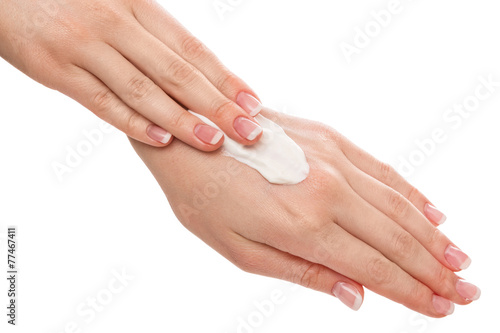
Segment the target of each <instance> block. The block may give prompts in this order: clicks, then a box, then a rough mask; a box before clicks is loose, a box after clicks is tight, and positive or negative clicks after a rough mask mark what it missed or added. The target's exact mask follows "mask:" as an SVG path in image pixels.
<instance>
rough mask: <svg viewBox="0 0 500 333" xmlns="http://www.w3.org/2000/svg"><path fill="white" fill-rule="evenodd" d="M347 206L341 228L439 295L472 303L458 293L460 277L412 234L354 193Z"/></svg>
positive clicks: (340, 224) (349, 195)
mask: <svg viewBox="0 0 500 333" xmlns="http://www.w3.org/2000/svg"><path fill="white" fill-rule="evenodd" d="M345 202H346V203H345V206H344V209H343V210H342V211H340V212H338V215H337V216H338V222H337V223H338V225H339V226H340V227H342V228H343V229H344V230H345V231H347V232H348V233H350V234H351V235H353V236H354V237H357V238H358V239H360V240H362V241H363V242H365V243H366V244H368V245H370V246H371V247H372V248H374V249H377V250H378V251H379V252H381V253H382V254H383V255H384V256H385V257H386V258H387V259H389V260H391V261H392V262H394V263H395V264H396V265H398V266H399V267H401V269H403V270H404V271H406V272H407V273H408V274H410V275H411V276H413V277H414V278H415V279H417V280H419V281H421V282H422V283H424V284H425V285H426V286H428V287H429V288H430V289H432V290H433V291H434V292H435V293H436V294H438V295H440V296H442V297H445V298H447V299H449V300H451V301H452V302H454V303H457V304H468V303H470V301H468V300H467V299H465V298H464V297H462V296H461V295H460V294H459V293H458V291H457V289H456V285H457V282H458V277H457V276H456V275H455V274H454V272H452V271H451V270H450V269H448V268H447V267H445V266H443V265H442V264H441V263H440V262H439V261H438V260H437V259H436V258H434V256H432V254H430V253H429V252H428V251H427V250H426V249H425V248H424V247H423V246H422V245H421V244H420V243H419V242H418V241H417V240H416V239H415V238H414V237H413V236H412V235H411V234H410V233H409V232H407V231H406V230H404V229H403V228H401V227H400V226H399V225H398V224H397V223H396V222H394V221H393V220H391V219H390V218H388V217H387V216H386V215H385V214H383V213H382V212H380V211H379V210H378V209H376V208H374V207H373V206H372V205H370V204H369V203H368V202H366V201H365V200H364V199H363V198H361V197H360V196H359V195H358V194H357V193H355V192H353V191H352V192H350V193H346V195H345Z"/></svg>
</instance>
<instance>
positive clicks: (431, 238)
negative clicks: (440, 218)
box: [425, 227, 443, 247]
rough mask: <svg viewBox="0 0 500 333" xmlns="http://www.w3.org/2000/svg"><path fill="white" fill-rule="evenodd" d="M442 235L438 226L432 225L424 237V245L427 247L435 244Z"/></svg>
mask: <svg viewBox="0 0 500 333" xmlns="http://www.w3.org/2000/svg"><path fill="white" fill-rule="evenodd" d="M442 237H443V234H442V233H441V231H440V230H439V229H438V228H435V227H432V228H430V229H429V234H428V236H427V237H426V238H425V239H426V245H428V246H429V247H433V246H435V245H436V244H437V243H438V242H439V241H440V240H441V238H442Z"/></svg>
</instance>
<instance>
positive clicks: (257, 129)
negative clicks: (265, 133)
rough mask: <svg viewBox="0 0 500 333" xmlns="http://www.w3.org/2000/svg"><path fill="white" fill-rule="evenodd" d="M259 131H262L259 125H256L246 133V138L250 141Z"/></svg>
mask: <svg viewBox="0 0 500 333" xmlns="http://www.w3.org/2000/svg"><path fill="white" fill-rule="evenodd" d="M260 133H262V128H261V127H256V128H255V129H254V130H253V131H252V132H251V133H250V134H248V135H247V140H249V141H252V140H253V139H255V138H256V137H257V136H258V135H259V134H260Z"/></svg>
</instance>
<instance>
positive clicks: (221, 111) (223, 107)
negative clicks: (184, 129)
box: [210, 99, 234, 120]
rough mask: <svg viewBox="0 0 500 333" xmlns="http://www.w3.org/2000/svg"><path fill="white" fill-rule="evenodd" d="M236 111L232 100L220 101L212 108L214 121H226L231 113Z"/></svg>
mask: <svg viewBox="0 0 500 333" xmlns="http://www.w3.org/2000/svg"><path fill="white" fill-rule="evenodd" d="M233 109H234V102H233V101H230V100H228V99H227V100H225V101H222V102H220V101H218V102H215V103H214V104H213V106H212V107H211V112H210V113H211V114H212V117H213V118H214V119H219V120H221V119H224V118H226V117H227V116H228V115H230V114H231V111H232V110H233Z"/></svg>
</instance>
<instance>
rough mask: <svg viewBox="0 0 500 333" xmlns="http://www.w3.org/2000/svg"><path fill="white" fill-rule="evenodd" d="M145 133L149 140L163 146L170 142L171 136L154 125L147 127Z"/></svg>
mask: <svg viewBox="0 0 500 333" xmlns="http://www.w3.org/2000/svg"><path fill="white" fill-rule="evenodd" d="M146 133H147V134H148V136H149V137H150V138H151V139H153V140H155V141H158V142H160V143H163V144H166V143H167V142H168V141H170V138H171V137H172V134H170V133H168V132H167V131H165V130H164V129H163V128H161V127H158V126H156V125H149V126H148V128H147V129H146Z"/></svg>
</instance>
